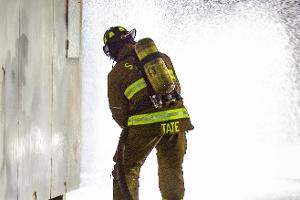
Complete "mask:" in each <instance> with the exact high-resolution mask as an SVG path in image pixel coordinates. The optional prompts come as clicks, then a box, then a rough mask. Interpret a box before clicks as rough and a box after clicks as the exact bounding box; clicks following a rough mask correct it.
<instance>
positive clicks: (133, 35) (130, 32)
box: [121, 28, 136, 40]
mask: <svg viewBox="0 0 300 200" xmlns="http://www.w3.org/2000/svg"><path fill="white" fill-rule="evenodd" d="M129 36H131V37H132V39H134V38H135V36H136V29H135V28H134V29H132V30H131V31H128V33H126V34H125V35H121V39H122V40H124V39H126V38H128V37H129Z"/></svg>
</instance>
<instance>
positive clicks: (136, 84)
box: [124, 78, 147, 100]
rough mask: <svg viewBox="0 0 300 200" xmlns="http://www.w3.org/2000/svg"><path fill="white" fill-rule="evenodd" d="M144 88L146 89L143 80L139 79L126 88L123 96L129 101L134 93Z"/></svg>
mask: <svg viewBox="0 0 300 200" xmlns="http://www.w3.org/2000/svg"><path fill="white" fill-rule="evenodd" d="M145 87H147V84H146V82H145V80H144V79H143V78H140V79H139V80H137V81H135V82H134V83H132V84H131V85H129V86H128V87H127V88H126V90H125V92H124V95H125V96H126V97H127V99H128V100H130V99H131V98H132V97H133V96H134V95H135V94H136V93H138V92H139V91H141V90H142V89H144V88H145Z"/></svg>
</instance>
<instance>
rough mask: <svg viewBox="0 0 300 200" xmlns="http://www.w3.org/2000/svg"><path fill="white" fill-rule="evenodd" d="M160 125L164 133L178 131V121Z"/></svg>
mask: <svg viewBox="0 0 300 200" xmlns="http://www.w3.org/2000/svg"><path fill="white" fill-rule="evenodd" d="M160 126H161V130H162V132H163V133H164V134H173V133H179V132H180V126H179V121H174V122H168V123H162V124H161V125H160Z"/></svg>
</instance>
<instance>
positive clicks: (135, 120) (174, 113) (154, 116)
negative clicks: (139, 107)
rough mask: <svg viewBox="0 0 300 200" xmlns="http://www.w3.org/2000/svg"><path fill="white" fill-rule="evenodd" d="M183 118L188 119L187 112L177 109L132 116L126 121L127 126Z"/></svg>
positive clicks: (183, 109)
mask: <svg viewBox="0 0 300 200" xmlns="http://www.w3.org/2000/svg"><path fill="white" fill-rule="evenodd" d="M183 118H190V116H189V114H188V112H187V110H186V109H185V108H177V109H172V110H164V111H159V112H154V113H146V114H140V115H133V116H131V117H129V119H128V126H135V125H143V124H153V123H158V122H165V121H171V120H176V119H183Z"/></svg>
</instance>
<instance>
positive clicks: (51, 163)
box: [50, 0, 55, 199]
mask: <svg viewBox="0 0 300 200" xmlns="http://www.w3.org/2000/svg"><path fill="white" fill-rule="evenodd" d="M54 1H55V0H52V1H51V2H52V5H51V6H52V18H51V19H52V38H51V40H50V41H51V44H50V47H51V50H52V55H51V160H50V165H51V166H50V199H51V198H52V184H53V176H52V174H53V106H54V103H53V101H54V99H53V95H54V88H53V87H54V84H53V81H54V77H53V76H54V70H53V68H54V36H55V31H54V30H55V27H54V24H55V23H54V21H55V14H54V4H55V3H54Z"/></svg>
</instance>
